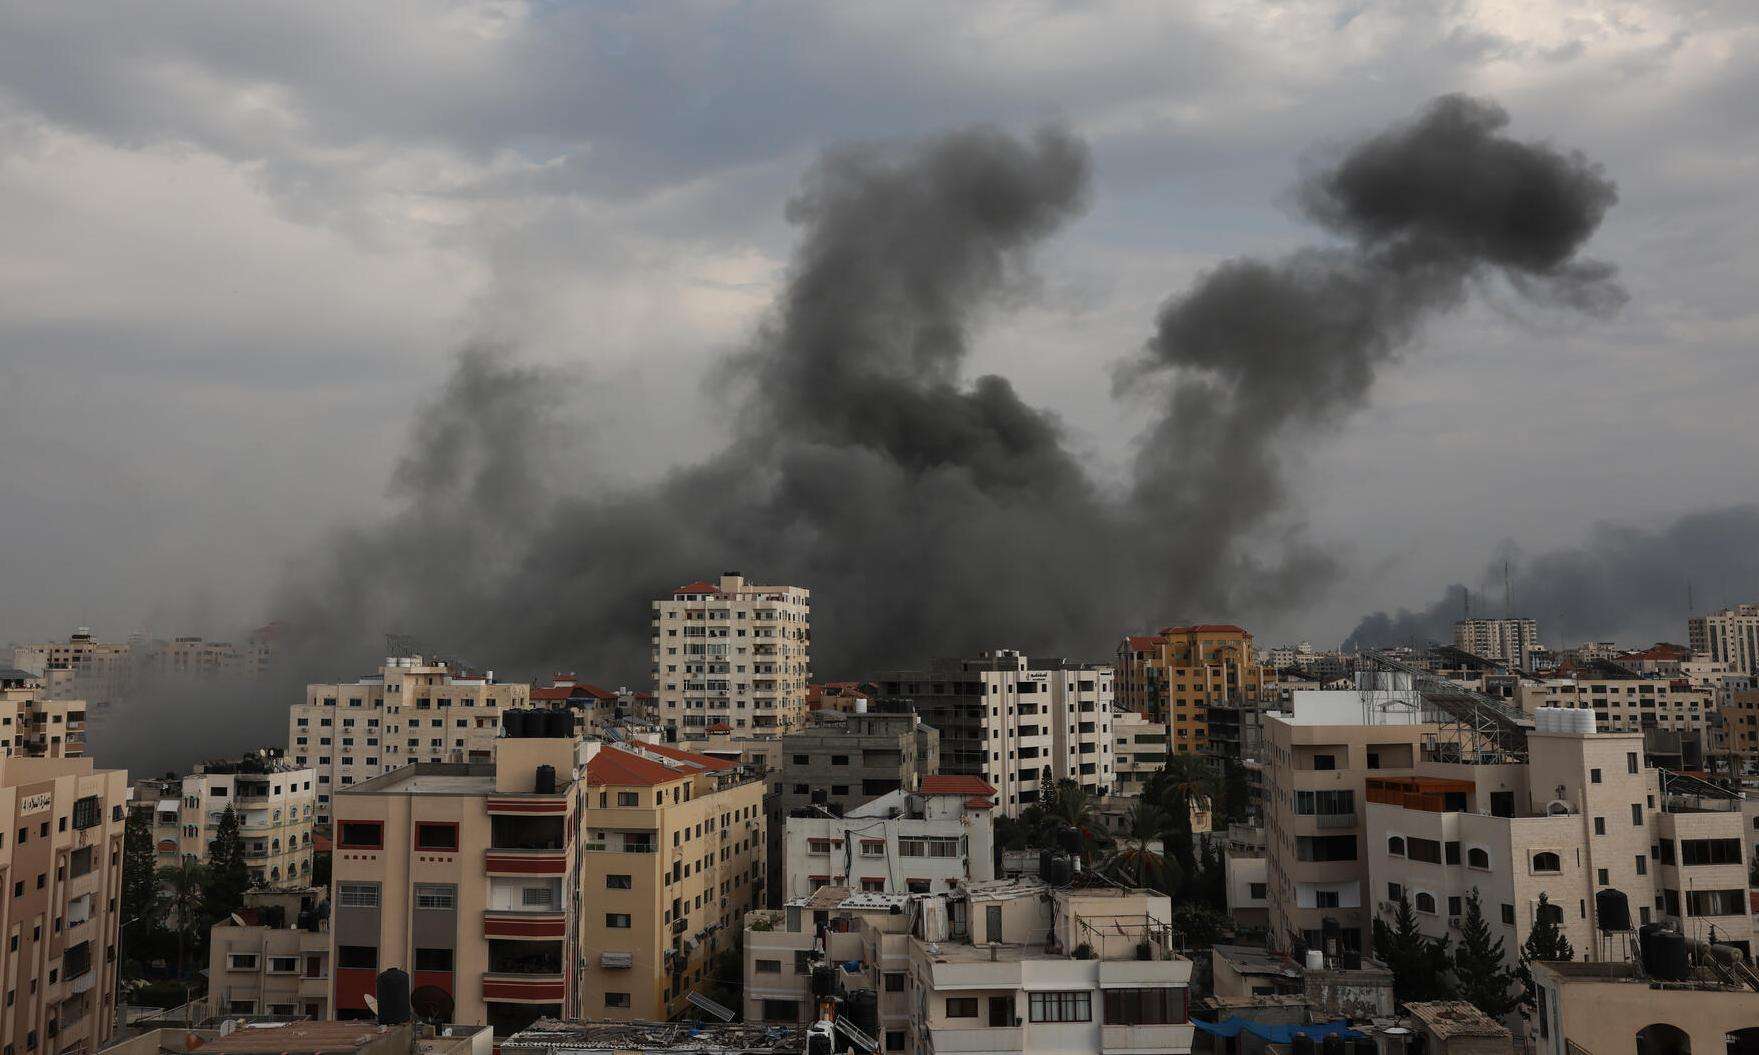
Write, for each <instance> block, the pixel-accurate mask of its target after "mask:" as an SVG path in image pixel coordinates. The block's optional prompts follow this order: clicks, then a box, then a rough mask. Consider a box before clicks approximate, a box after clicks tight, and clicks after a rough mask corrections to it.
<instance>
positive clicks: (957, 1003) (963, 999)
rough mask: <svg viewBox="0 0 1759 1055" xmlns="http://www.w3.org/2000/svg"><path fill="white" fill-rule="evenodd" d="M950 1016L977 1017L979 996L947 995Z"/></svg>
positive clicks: (948, 1014)
mask: <svg viewBox="0 0 1759 1055" xmlns="http://www.w3.org/2000/svg"><path fill="white" fill-rule="evenodd" d="M947 1017H948V1018H976V1017H977V998H976V997H975V996H949V997H947Z"/></svg>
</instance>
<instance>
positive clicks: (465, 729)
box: [287, 656, 531, 819]
mask: <svg viewBox="0 0 1759 1055" xmlns="http://www.w3.org/2000/svg"><path fill="white" fill-rule="evenodd" d="M305 697H306V698H305V702H304V703H297V704H294V705H293V707H292V708H291V709H290V713H289V715H288V719H287V726H288V728H287V757H288V758H289V759H291V760H292V762H293V764H294V765H295V766H299V767H301V768H306V767H309V768H311V769H313V770H315V771H316V772H317V782H318V783H317V790H318V803H317V805H318V815H319V817H320V818H324V819H328V818H329V817H330V814H331V810H330V802H331V798H332V797H333V796H334V795H335V794H337V793H338V792H340V791H341V790H342V789H344V788H347V787H349V786H351V785H353V784H357V783H360V782H362V781H366V780H370V779H372V778H374V777H377V776H379V775H380V774H383V773H389V772H391V771H392V770H394V769H396V768H398V767H399V766H406V765H409V764H410V763H412V762H446V763H452V764H468V763H479V764H484V765H486V764H490V762H491V761H492V754H493V747H492V745H493V743H494V740H495V738H496V737H498V736H499V735H500V733H501V715H502V713H503V712H505V711H507V710H510V709H514V708H521V707H525V706H527V705H528V704H529V703H530V701H531V686H530V685H527V684H522V683H517V682H498V681H496V680H495V672H494V671H487V672H475V671H470V670H467V669H465V668H464V667H463V666H461V665H459V664H457V663H454V662H451V661H449V660H444V659H436V658H430V657H423V656H392V657H389V658H387V659H386V660H385V665H384V666H383V667H381V668H379V672H378V673H377V674H374V675H371V676H368V677H365V678H361V679H360V680H358V681H354V682H339V683H336V684H316V685H307V686H306V690H305Z"/></svg>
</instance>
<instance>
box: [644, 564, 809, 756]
mask: <svg viewBox="0 0 1759 1055" xmlns="http://www.w3.org/2000/svg"><path fill="white" fill-rule="evenodd" d="M652 622H653V677H654V688H655V692H656V695H657V697H658V707H659V719H660V723H661V724H662V725H664V726H665V727H667V728H668V729H670V730H673V731H674V735H675V736H677V735H681V734H682V733H683V732H685V731H688V730H692V729H706V728H707V727H709V726H711V725H715V724H717V723H725V724H726V725H727V726H728V727H729V728H731V729H735V730H739V729H763V730H773V731H785V730H788V729H794V728H797V727H799V726H800V725H802V724H803V723H804V722H805V721H806V686H807V683H808V682H810V681H811V680H812V594H811V591H809V590H806V589H804V588H802V587H799V586H756V585H753V584H751V583H748V582H746V581H745V577H744V576H742V575H740V574H739V573H738V572H724V573H723V574H722V575H721V579H720V582H719V583H718V584H716V583H708V582H693V583H687V584H685V585H683V586H680V587H678V588H677V589H676V590H673V591H672V594H671V597H670V598H669V599H667V600H659V601H655V602H653V621H652Z"/></svg>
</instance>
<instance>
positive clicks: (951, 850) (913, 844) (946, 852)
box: [898, 835, 959, 857]
mask: <svg viewBox="0 0 1759 1055" xmlns="http://www.w3.org/2000/svg"><path fill="white" fill-rule="evenodd" d="M898 856H899V857H958V856H959V840H958V839H930V838H926V837H921V836H909V835H905V836H899V838H898Z"/></svg>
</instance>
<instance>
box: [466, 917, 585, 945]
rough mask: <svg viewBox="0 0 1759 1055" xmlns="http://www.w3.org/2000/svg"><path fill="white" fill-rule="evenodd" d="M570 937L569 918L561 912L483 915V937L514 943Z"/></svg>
mask: <svg viewBox="0 0 1759 1055" xmlns="http://www.w3.org/2000/svg"><path fill="white" fill-rule="evenodd" d="M567 935H568V917H567V916H566V914H564V913H561V912H551V911H548V910H545V911H543V912H512V911H501V910H490V911H487V912H484V913H483V937H485V938H504V939H509V940H513V941H519V940H525V941H551V940H556V939H560V938H565V937H567Z"/></svg>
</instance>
